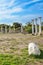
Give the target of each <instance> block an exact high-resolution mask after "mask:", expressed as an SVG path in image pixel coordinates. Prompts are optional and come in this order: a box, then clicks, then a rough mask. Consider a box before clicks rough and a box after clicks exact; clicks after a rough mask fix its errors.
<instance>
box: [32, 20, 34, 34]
mask: <svg viewBox="0 0 43 65" xmlns="http://www.w3.org/2000/svg"><path fill="white" fill-rule="evenodd" d="M32 34H33V35H34V20H33V19H32Z"/></svg>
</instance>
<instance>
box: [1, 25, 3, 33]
mask: <svg viewBox="0 0 43 65" xmlns="http://www.w3.org/2000/svg"><path fill="white" fill-rule="evenodd" d="M1 33H3V26H2V25H1Z"/></svg>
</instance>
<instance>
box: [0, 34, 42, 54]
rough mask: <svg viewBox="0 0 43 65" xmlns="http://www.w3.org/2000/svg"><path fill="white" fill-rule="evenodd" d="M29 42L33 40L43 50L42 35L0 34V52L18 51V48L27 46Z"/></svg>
mask: <svg viewBox="0 0 43 65" xmlns="http://www.w3.org/2000/svg"><path fill="white" fill-rule="evenodd" d="M30 42H35V43H36V44H38V45H39V47H40V48H41V49H42V50H43V35H41V36H33V35H31V34H21V33H16V34H0V53H20V49H23V48H26V47H28V44H29V43H30ZM14 50H17V51H14Z"/></svg>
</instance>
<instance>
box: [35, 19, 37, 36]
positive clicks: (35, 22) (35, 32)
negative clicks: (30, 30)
mask: <svg viewBox="0 0 43 65" xmlns="http://www.w3.org/2000/svg"><path fill="white" fill-rule="evenodd" d="M35 35H37V18H36V19H35Z"/></svg>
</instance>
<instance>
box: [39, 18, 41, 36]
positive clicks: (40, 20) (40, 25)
mask: <svg viewBox="0 0 43 65" xmlns="http://www.w3.org/2000/svg"><path fill="white" fill-rule="evenodd" d="M40 34H41V17H39V35H40Z"/></svg>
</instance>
